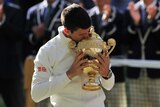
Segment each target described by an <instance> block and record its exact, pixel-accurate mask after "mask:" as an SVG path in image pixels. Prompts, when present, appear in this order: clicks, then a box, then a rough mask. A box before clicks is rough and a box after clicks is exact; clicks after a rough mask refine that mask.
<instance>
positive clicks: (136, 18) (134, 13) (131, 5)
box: [128, 1, 141, 25]
mask: <svg viewBox="0 0 160 107" xmlns="http://www.w3.org/2000/svg"><path fill="white" fill-rule="evenodd" d="M128 9H129V12H130V15H131V17H132V19H133V21H134V23H135V24H136V25H138V24H139V22H140V19H141V16H140V12H139V7H136V6H135V4H134V2H132V1H131V2H129V4H128Z"/></svg>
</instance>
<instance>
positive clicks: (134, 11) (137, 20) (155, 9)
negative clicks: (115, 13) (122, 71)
mask: <svg viewBox="0 0 160 107" xmlns="http://www.w3.org/2000/svg"><path fill="white" fill-rule="evenodd" d="M159 5H160V3H159V1H158V0H140V1H139V2H137V3H136V4H135V3H133V2H130V3H129V6H128V10H127V11H126V18H125V19H127V20H126V29H127V30H126V31H127V32H126V35H125V36H126V37H125V38H126V43H127V45H128V58H129V59H141V60H145V59H147V60H159V59H160V45H159V43H160V36H159V34H160V27H159V26H160V23H159V20H160V10H159ZM159 71H160V70H159V69H148V68H142V69H140V68H133V67H129V68H128V69H127V77H128V82H129V84H128V85H129V98H130V99H129V100H130V107H135V106H136V107H146V106H148V105H149V104H151V107H159V106H160V100H159V98H160V92H159V91H158V90H159V89H160V87H159V86H160V72H159Z"/></svg>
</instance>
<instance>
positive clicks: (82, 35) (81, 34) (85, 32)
mask: <svg viewBox="0 0 160 107" xmlns="http://www.w3.org/2000/svg"><path fill="white" fill-rule="evenodd" d="M90 36H91V33H90V27H89V28H87V29H77V30H76V31H74V32H73V33H70V35H69V38H71V39H72V40H74V41H76V42H79V41H81V40H83V39H87V38H89V37H90Z"/></svg>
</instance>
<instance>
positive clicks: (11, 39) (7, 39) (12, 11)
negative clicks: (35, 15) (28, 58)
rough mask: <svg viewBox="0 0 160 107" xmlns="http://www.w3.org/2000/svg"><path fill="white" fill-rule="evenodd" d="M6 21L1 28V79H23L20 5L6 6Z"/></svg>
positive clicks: (9, 4) (10, 4)
mask: <svg viewBox="0 0 160 107" xmlns="http://www.w3.org/2000/svg"><path fill="white" fill-rule="evenodd" d="M4 14H5V17H6V19H5V21H4V23H3V24H2V25H1V26H0V50H1V51H0V78H10V77H11V78H19V77H22V66H21V65H22V63H21V56H22V55H21V54H22V53H21V51H22V50H21V48H20V46H21V45H20V43H21V41H22V39H23V33H24V32H23V30H24V29H23V27H24V26H23V17H22V13H21V10H20V7H19V6H18V5H15V4H12V3H8V4H4Z"/></svg>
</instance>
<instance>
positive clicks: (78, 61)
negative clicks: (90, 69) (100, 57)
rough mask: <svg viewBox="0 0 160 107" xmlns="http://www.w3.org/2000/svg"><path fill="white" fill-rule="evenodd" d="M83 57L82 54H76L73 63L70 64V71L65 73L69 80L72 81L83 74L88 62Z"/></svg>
mask: <svg viewBox="0 0 160 107" xmlns="http://www.w3.org/2000/svg"><path fill="white" fill-rule="evenodd" d="M84 57H85V54H84V53H82V52H78V53H77V55H76V57H75V60H74V62H73V63H72V65H71V67H70V69H69V70H68V71H67V73H66V74H67V76H68V77H69V79H72V78H73V77H75V76H77V75H80V74H82V73H83V68H85V67H87V65H86V63H87V62H88V60H87V59H84Z"/></svg>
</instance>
